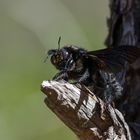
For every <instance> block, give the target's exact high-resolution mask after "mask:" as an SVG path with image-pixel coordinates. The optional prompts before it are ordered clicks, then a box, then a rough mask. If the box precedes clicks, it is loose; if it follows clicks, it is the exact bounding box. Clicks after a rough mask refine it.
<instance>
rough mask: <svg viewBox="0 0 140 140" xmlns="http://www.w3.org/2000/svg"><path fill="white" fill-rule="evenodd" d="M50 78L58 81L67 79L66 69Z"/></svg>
mask: <svg viewBox="0 0 140 140" xmlns="http://www.w3.org/2000/svg"><path fill="white" fill-rule="evenodd" d="M52 80H55V81H59V80H65V81H68V74H67V72H66V71H60V72H59V73H57V74H56V75H55V76H54V77H53V79H52Z"/></svg>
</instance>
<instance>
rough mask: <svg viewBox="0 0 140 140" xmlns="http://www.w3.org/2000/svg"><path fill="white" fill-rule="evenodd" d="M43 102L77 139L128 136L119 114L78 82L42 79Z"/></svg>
mask: <svg viewBox="0 0 140 140" xmlns="http://www.w3.org/2000/svg"><path fill="white" fill-rule="evenodd" d="M41 90H42V92H43V93H44V94H45V95H46V98H45V104H46V105H47V106H48V107H49V108H50V109H51V110H52V111H53V112H54V113H55V114H56V115H57V116H58V117H59V118H60V119H61V120H62V121H63V122H64V123H65V124H66V125H67V126H68V127H69V128H71V129H72V130H73V132H74V133H75V134H76V135H77V136H78V137H79V138H80V140H131V136H130V132H129V128H128V125H127V123H126V122H125V120H124V118H123V116H122V114H121V113H120V112H119V111H118V110H117V109H115V108H113V107H112V106H111V105H106V104H105V103H104V102H103V101H102V100H101V99H99V98H98V97H96V96H95V95H94V94H93V93H92V92H91V91H90V90H88V89H87V88H86V87H85V86H82V85H77V86H75V85H72V84H69V83H67V82H65V81H61V82H56V81H43V83H42V84H41Z"/></svg>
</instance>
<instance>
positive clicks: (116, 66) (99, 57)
mask: <svg viewBox="0 0 140 140" xmlns="http://www.w3.org/2000/svg"><path fill="white" fill-rule="evenodd" d="M86 57H88V59H92V60H94V62H96V63H97V65H98V67H99V68H103V69H105V70H106V69H107V70H111V71H113V72H117V71H120V70H121V69H122V68H124V66H125V64H126V62H128V63H129V64H132V63H133V62H134V61H135V60H136V59H137V58H139V57H140V48H138V47H132V46H120V47H117V48H106V49H102V50H97V51H89V52H87V53H86Z"/></svg>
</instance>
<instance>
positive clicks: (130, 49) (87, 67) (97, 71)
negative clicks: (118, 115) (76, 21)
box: [48, 38, 140, 103]
mask: <svg viewBox="0 0 140 140" xmlns="http://www.w3.org/2000/svg"><path fill="white" fill-rule="evenodd" d="M58 45H59V47H58V49H52V50H49V51H48V55H49V56H50V57H51V58H50V59H51V63H52V64H53V65H54V66H55V67H56V69H58V70H59V72H58V73H57V74H56V75H55V76H54V77H53V80H57V81H58V80H62V79H64V80H66V81H68V80H74V81H75V82H74V83H80V84H83V85H85V86H87V87H88V86H93V89H94V90H93V91H94V92H95V93H98V94H99V96H100V97H101V98H102V99H103V100H104V101H105V102H107V103H111V102H112V101H113V100H115V99H118V98H119V97H120V96H121V94H122V90H123V88H122V87H123V86H122V85H123V83H124V81H125V73H126V70H127V68H128V66H129V64H131V63H133V62H134V61H135V60H136V59H137V58H138V57H139V55H140V49H139V48H137V47H134V46H120V47H117V48H106V49H101V50H97V51H87V50H85V49H83V48H80V47H77V46H74V45H67V46H64V47H62V48H60V38H59V41H58Z"/></svg>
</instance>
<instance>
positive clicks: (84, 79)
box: [76, 69, 90, 86]
mask: <svg viewBox="0 0 140 140" xmlns="http://www.w3.org/2000/svg"><path fill="white" fill-rule="evenodd" d="M89 77H90V74H89V70H88V69H86V70H85V72H84V73H83V75H82V76H81V77H80V78H79V79H78V80H77V81H76V82H77V83H80V84H83V85H86V86H88V84H89V82H90V80H89Z"/></svg>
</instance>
